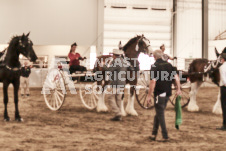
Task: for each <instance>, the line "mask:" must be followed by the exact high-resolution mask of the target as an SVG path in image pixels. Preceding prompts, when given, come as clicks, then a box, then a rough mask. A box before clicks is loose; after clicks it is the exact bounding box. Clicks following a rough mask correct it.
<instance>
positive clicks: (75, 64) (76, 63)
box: [68, 43, 87, 74]
mask: <svg viewBox="0 0 226 151" xmlns="http://www.w3.org/2000/svg"><path fill="white" fill-rule="evenodd" d="M76 48H77V44H76V43H73V44H72V45H71V50H70V52H69V54H68V58H69V59H70V62H69V66H70V68H69V71H70V73H71V74H72V73H74V72H76V71H81V72H83V71H87V69H86V67H84V66H80V60H84V59H86V57H84V58H82V57H81V55H80V54H79V53H77V52H75V51H76Z"/></svg>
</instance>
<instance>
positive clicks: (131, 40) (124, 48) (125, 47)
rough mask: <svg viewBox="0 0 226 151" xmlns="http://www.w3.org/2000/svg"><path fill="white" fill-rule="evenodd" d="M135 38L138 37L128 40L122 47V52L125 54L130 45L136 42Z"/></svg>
mask: <svg viewBox="0 0 226 151" xmlns="http://www.w3.org/2000/svg"><path fill="white" fill-rule="evenodd" d="M137 38H138V37H134V38H132V39H130V40H129V41H128V42H127V43H126V44H125V45H124V46H123V48H122V50H123V51H124V52H125V51H126V49H127V48H128V47H129V46H130V45H132V44H133V43H134V42H135V41H136V40H137Z"/></svg>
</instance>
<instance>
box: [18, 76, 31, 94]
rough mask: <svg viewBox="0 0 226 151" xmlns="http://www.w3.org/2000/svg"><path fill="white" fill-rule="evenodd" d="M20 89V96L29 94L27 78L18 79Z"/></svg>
mask: <svg viewBox="0 0 226 151" xmlns="http://www.w3.org/2000/svg"><path fill="white" fill-rule="evenodd" d="M20 88H21V94H30V91H29V78H26V77H22V76H21V77H20Z"/></svg>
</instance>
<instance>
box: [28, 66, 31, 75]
mask: <svg viewBox="0 0 226 151" xmlns="http://www.w3.org/2000/svg"><path fill="white" fill-rule="evenodd" d="M28 68H29V72H28V76H29V75H30V74H31V68H30V67H28Z"/></svg>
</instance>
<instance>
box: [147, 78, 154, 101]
mask: <svg viewBox="0 0 226 151" xmlns="http://www.w3.org/2000/svg"><path fill="white" fill-rule="evenodd" d="M155 85H156V81H155V80H150V84H149V90H148V95H147V99H146V101H147V103H148V104H150V102H151V98H152V96H151V95H152V93H153V92H154V89H155Z"/></svg>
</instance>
